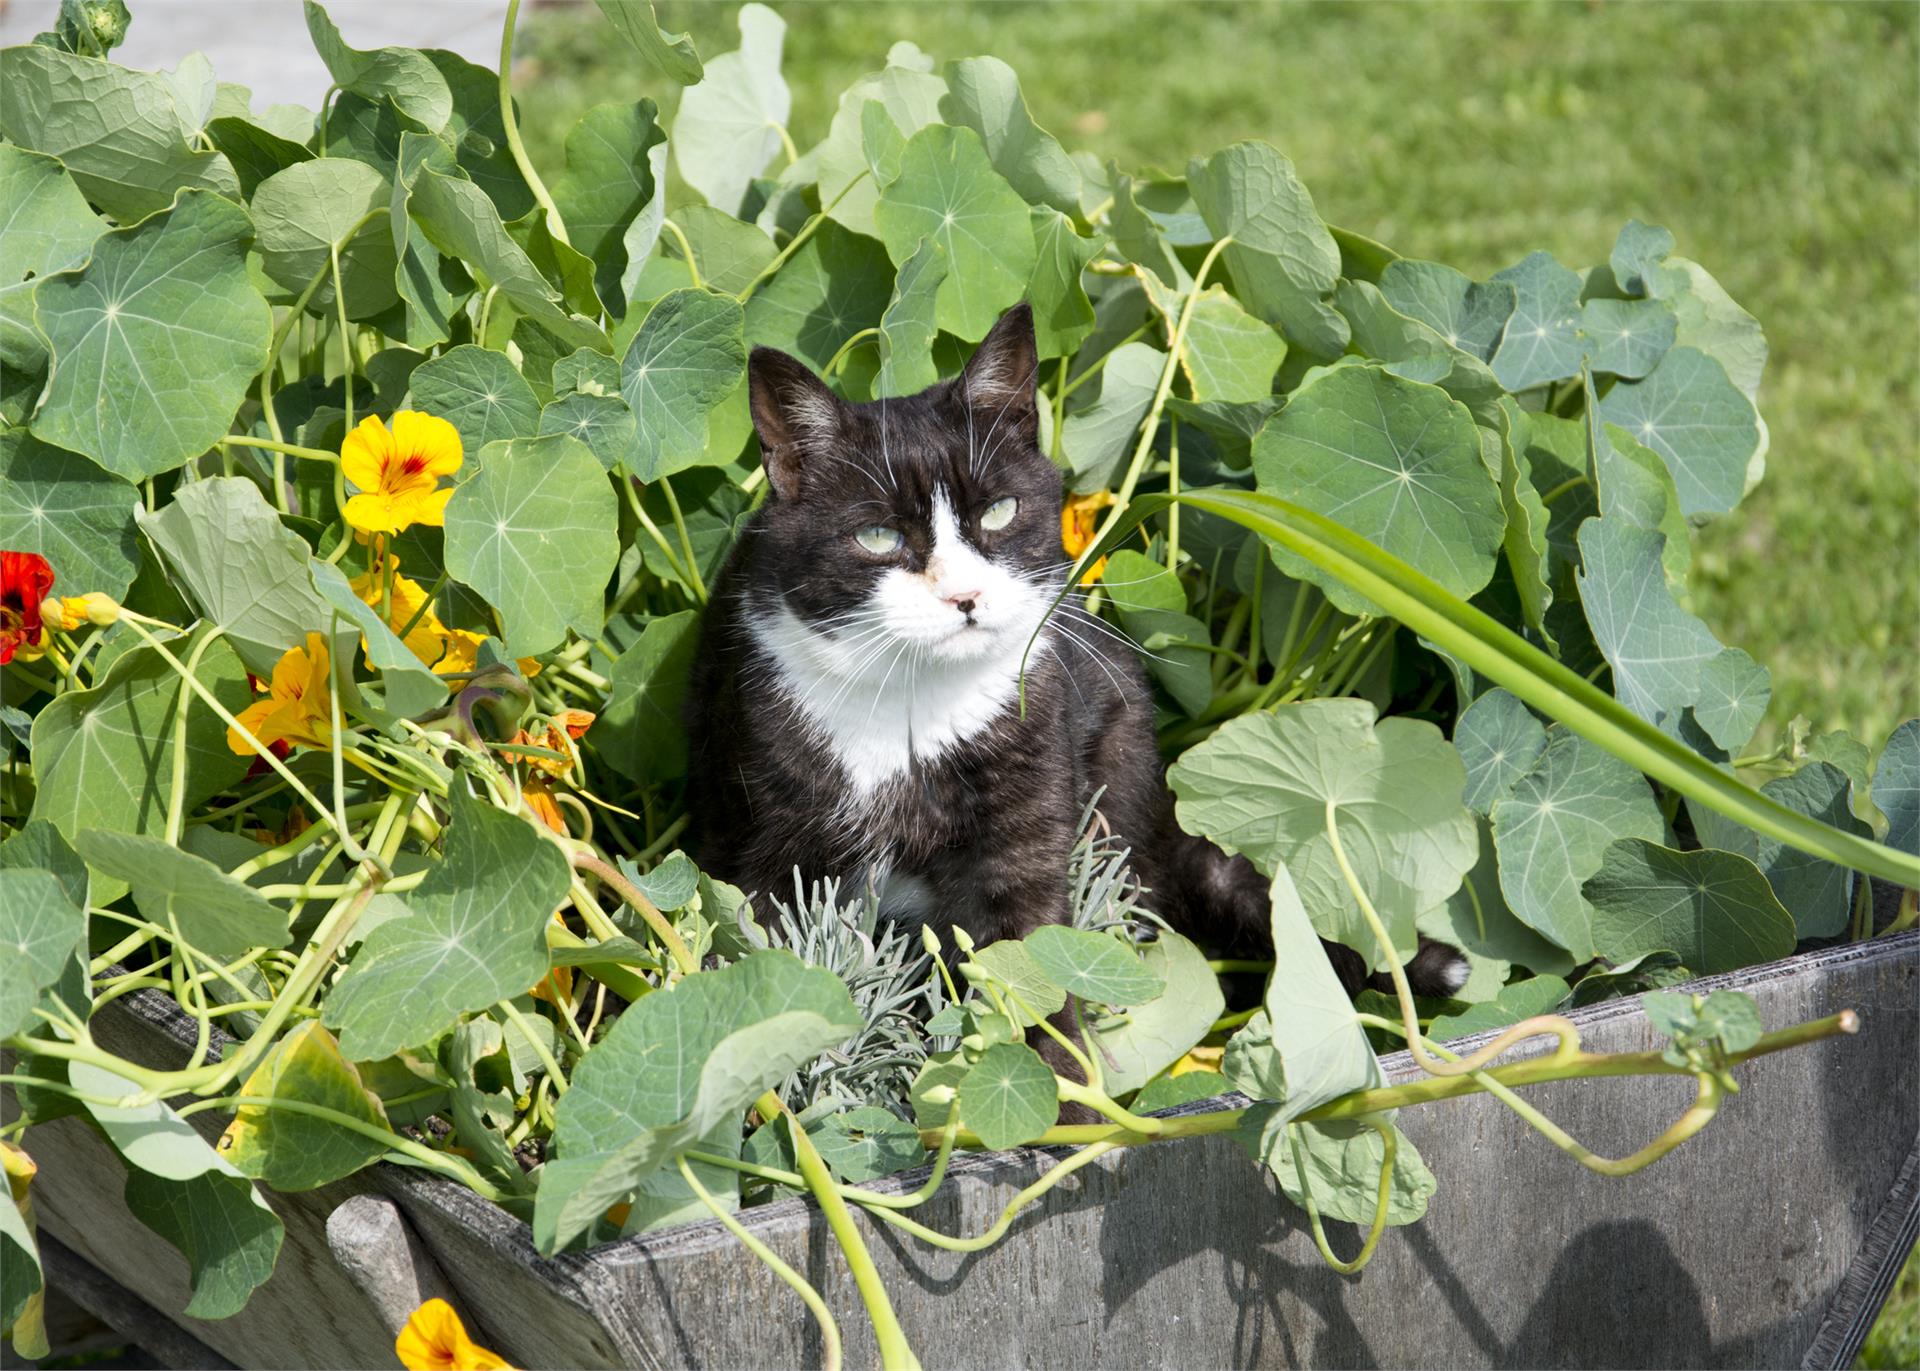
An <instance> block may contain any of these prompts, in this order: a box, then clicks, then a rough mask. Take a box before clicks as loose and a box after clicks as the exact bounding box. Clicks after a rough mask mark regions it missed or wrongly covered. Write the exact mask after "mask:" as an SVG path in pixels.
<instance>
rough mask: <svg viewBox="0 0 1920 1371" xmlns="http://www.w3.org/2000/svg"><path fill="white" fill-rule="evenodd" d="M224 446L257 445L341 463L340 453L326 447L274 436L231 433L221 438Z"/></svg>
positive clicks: (275, 450) (309, 457)
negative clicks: (264, 436) (253, 436)
mask: <svg viewBox="0 0 1920 1371" xmlns="http://www.w3.org/2000/svg"><path fill="white" fill-rule="evenodd" d="M220 445H221V446H222V447H257V448H262V449H264V450H266V451H268V452H283V453H286V454H287V455H288V456H290V457H305V458H308V459H310V460H312V461H315V462H332V463H334V464H335V465H338V464H339V461H340V454H339V453H337V452H328V451H327V450H326V449H325V448H318V447H301V446H300V445H299V444H297V443H282V442H279V441H277V440H275V439H272V438H245V437H242V436H240V435H239V434H230V435H228V436H227V437H224V438H222V439H221V440H220Z"/></svg>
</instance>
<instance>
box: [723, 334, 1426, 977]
mask: <svg viewBox="0 0 1920 1371" xmlns="http://www.w3.org/2000/svg"><path fill="white" fill-rule="evenodd" d="M1035 370H1036V357H1035V350H1034V341H1033V324H1032V315H1031V313H1030V312H1029V310H1028V308H1027V306H1025V305H1022V306H1019V307H1018V308H1016V309H1014V310H1013V311H1011V312H1010V313H1009V314H1008V315H1007V316H1006V317H1005V318H1003V319H1002V320H1001V321H1000V322H999V324H997V325H996V326H995V328H994V329H993V331H992V332H991V333H990V334H989V335H988V336H987V338H986V339H985V341H983V342H982V343H981V345H980V347H979V349H978V350H977V352H976V353H975V356H974V358H973V360H972V361H971V362H970V363H969V364H968V367H967V370H966V372H965V373H964V374H963V375H962V377H960V378H958V379H956V380H954V381H950V382H946V383H943V384H940V385H936V386H934V387H932V388H930V389H929V390H926V391H924V392H922V393H921V394H919V395H915V396H912V397H908V398H905V399H898V400H890V401H887V402H886V403H885V404H884V405H883V404H881V403H877V402H876V403H872V404H848V403H844V402H842V401H840V400H839V399H837V398H836V397H835V396H833V394H832V392H830V391H828V390H827V389H826V388H825V387H824V386H823V385H822V384H821V383H820V382H819V381H818V380H816V379H815V378H814V377H813V375H812V373H811V372H809V371H808V370H807V369H806V367H805V366H804V365H803V364H802V363H800V362H798V361H796V360H795V359H793V358H791V357H788V356H787V355H785V354H784V353H780V352H775V351H772V350H770V349H766V348H760V349H756V350H755V352H754V354H753V358H752V364H751V372H750V375H751V393H752V407H753V417H754V423H755V427H756V429H757V431H758V433H759V435H760V440H761V447H762V453H763V459H764V463H765V466H766V470H767V473H768V480H769V487H770V491H769V497H768V499H767V502H766V504H765V506H764V507H763V508H762V509H761V510H760V511H759V512H758V513H757V514H756V515H755V516H754V517H753V519H752V521H751V522H750V523H749V524H748V525H747V527H746V529H745V530H744V531H743V533H742V535H741V537H740V540H739V543H738V545H737V546H736V547H735V549H734V551H733V554H732V556H731V558H730V559H729V560H728V562H727V564H726V567H725V569H724V570H723V571H722V573H721V575H720V577H719V578H718V581H717V583H716V585H715V588H714V593H713V596H712V602H711V605H710V607H709V609H708V612H707V618H706V623H705V626H704V630H703V635H702V641H701V646H700V652H699V657H698V660H697V663H696V666H695V668H694V673H693V684H692V690H691V718H690V721H689V722H690V729H691V750H692V756H691V761H690V766H689V772H690V777H691V779H690V782H689V786H690V790H689V804H690V808H691V810H692V814H693V819H694V824H695V828H694V834H695V855H696V856H697V858H698V860H699V862H700V864H701V865H702V866H703V867H704V868H706V869H707V870H709V871H711V872H713V873H714V874H715V875H717V876H719V877H721V878H723V879H726V880H729V881H732V882H734V883H735V884H737V885H740V886H741V887H743V888H745V889H746V890H748V891H750V892H758V893H766V892H780V893H784V892H785V891H787V890H790V889H792V881H793V873H794V870H795V868H796V867H798V869H799V870H800V872H801V873H802V875H803V876H804V877H806V878H808V879H812V878H816V877H823V876H845V877H853V878H855V879H858V878H859V877H860V875H861V873H862V872H863V871H865V870H866V869H868V866H869V864H870V863H876V862H881V863H885V864H888V865H889V866H890V867H891V868H892V869H893V870H894V871H895V872H896V873H905V874H907V875H910V876H912V877H915V878H917V879H918V880H920V881H923V882H925V883H926V884H927V885H929V886H931V889H932V894H933V900H932V908H931V909H930V910H929V911H928V913H927V915H926V921H927V922H928V924H929V925H930V926H932V927H933V928H934V929H935V930H936V931H937V932H939V933H940V934H942V935H943V936H944V935H945V934H946V931H947V928H948V927H949V925H951V924H956V923H957V924H959V925H960V926H962V927H963V928H965V929H966V930H967V931H968V932H969V933H970V934H971V935H972V936H973V937H974V939H975V940H976V941H978V942H980V943H987V942H991V941H993V940H995V939H999V938H1019V937H1023V936H1024V935H1026V934H1027V933H1029V932H1031V931H1032V930H1033V929H1035V928H1037V927H1039V926H1041V925H1043V924H1048V923H1060V922H1064V921H1065V920H1066V918H1067V913H1068V894H1067V880H1066V872H1067V865H1068V855H1069V853H1070V852H1071V850H1072V846H1073V843H1074V840H1075V837H1076V831H1075V830H1076V822H1077V820H1078V817H1079V815H1080V814H1081V812H1082V810H1083V808H1084V806H1085V805H1086V803H1087V801H1088V800H1089V798H1090V797H1091V796H1092V795H1093V794H1094V793H1095V792H1102V799H1101V801H1100V810H1101V812H1102V814H1103V815H1104V817H1105V818H1106V820H1107V822H1108V823H1109V824H1110V825H1111V827H1112V829H1113V831H1114V832H1115V833H1116V834H1117V835H1118V836H1119V837H1120V838H1121V839H1122V840H1123V841H1124V842H1125V843H1126V844H1128V845H1129V846H1130V847H1131V848H1132V850H1133V859H1132V861H1133V869H1134V872H1135V874H1136V875H1137V876H1138V877H1139V879H1140V881H1141V882H1142V884H1144V885H1145V886H1146V887H1148V889H1149V890H1150V891H1151V894H1150V896H1149V897H1148V899H1147V904H1148V905H1149V906H1150V907H1151V908H1153V909H1154V910H1155V912H1156V913H1158V914H1160V915H1161V917H1163V918H1165V919H1166V920H1167V921H1168V922H1169V923H1170V924H1172V925H1173V926H1174V927H1175V928H1178V929H1180V930H1182V931H1183V932H1186V933H1188V934H1189V935H1190V936H1192V937H1194V938H1195V939H1196V940H1198V941H1200V942H1202V943H1204V944H1207V945H1209V946H1211V947H1214V948H1216V949H1219V950H1222V951H1233V952H1238V953H1240V954H1242V955H1260V954H1261V953H1262V952H1263V950H1264V949H1265V948H1267V947H1268V946H1269V943H1268V938H1267V926H1268V900H1267V887H1266V882H1265V880H1264V879H1262V877H1261V876H1260V874H1259V873H1258V872H1257V871H1255V870H1254V868H1253V867H1252V865H1251V864H1249V863H1248V862H1247V861H1246V860H1245V859H1244V858H1239V857H1231V858H1230V857H1228V856H1226V855H1225V854H1224V853H1222V852H1221V851H1220V850H1219V849H1218V848H1216V847H1214V846H1213V845H1212V844H1210V843H1208V842H1206V841H1204V840H1203V839H1199V838H1195V837H1192V836H1191V835H1189V834H1187V833H1185V832H1183V831H1182V830H1181V829H1180V827H1179V826H1178V824H1176V823H1175V821H1174V816H1173V801H1172V796H1171V794H1170V793H1169V792H1168V790H1167V786H1166V782H1165V771H1164V763H1163V761H1162V759H1161V757H1160V754H1159V749H1158V747H1157V745H1156V741H1155V737H1154V730H1153V701H1152V695H1151V690H1150V687H1149V686H1148V684H1147V680H1146V677H1145V675H1144V673H1143V671H1142V669H1141V666H1140V663H1139V661H1138V659H1137V656H1136V654H1135V652H1134V651H1133V650H1132V649H1131V647H1130V646H1128V645H1125V644H1123V643H1122V642H1121V641H1120V640H1119V639H1118V638H1117V636H1116V635H1114V634H1113V633H1112V632H1111V631H1110V630H1108V629H1107V628H1106V627H1105V626H1104V625H1101V624H1099V623H1097V622H1096V621H1094V620H1092V619H1091V618H1090V617H1089V616H1088V615H1086V614H1085V613H1084V612H1083V611H1082V610H1080V609H1078V608H1077V607H1074V606H1073V605H1071V604H1069V605H1068V606H1065V607H1063V608H1062V609H1061V610H1060V611H1059V613H1058V614H1057V615H1056V616H1055V619H1054V620H1053V623H1052V626H1051V628H1050V636H1051V642H1052V650H1051V651H1047V652H1036V653H1035V654H1034V655H1033V657H1032V658H1031V660H1030V661H1029V664H1028V675H1027V681H1026V711H1025V714H1024V717H1023V716H1022V715H1021V714H1020V712H1019V710H1018V708H1017V707H1016V706H1013V705H1009V706H1008V707H1007V708H1005V709H1003V710H1002V711H1001V713H1000V714H999V715H998V716H997V717H996V718H995V720H994V721H993V723H992V724H991V725H990V726H988V727H987V728H986V729H985V730H984V731H982V732H981V733H979V734H977V735H976V736H974V737H973V738H971V739H970V740H968V741H966V742H964V743H961V744H959V745H957V746H955V747H953V748H952V749H950V750H948V751H946V752H944V753H943V754H941V755H939V756H937V757H934V758H931V759H927V760H918V759H917V760H915V762H914V763H913V764H912V766H911V768H910V770H909V771H908V773H907V774H906V775H905V776H904V777H903V778H902V779H901V780H899V781H897V782H895V783H892V784H890V785H888V786H887V787H886V788H885V789H884V790H883V791H882V792H880V793H879V794H880V796H881V797H882V798H881V802H878V803H874V804H872V805H870V806H868V807H867V808H866V810H865V811H864V812H863V813H862V814H861V816H860V818H859V821H858V822H849V821H848V811H847V808H846V804H845V802H846V800H847V797H848V794H849V786H848V781H847V778H846V776H845V774H844V773H843V772H842V770H841V768H840V766H839V764H838V762H837V761H836V758H835V755H834V754H833V752H832V751H831V750H830V749H829V748H828V747H827V746H826V744H825V743H824V742H823V741H822V740H821V739H820V738H819V737H818V735H817V734H816V732H815V731H814V729H813V728H812V727H811V726H810V725H809V723H808V721H807V720H806V718H805V717H804V716H803V715H802V714H801V713H800V712H799V710H798V708H797V707H796V705H795V703H794V701H793V700H792V699H791V698H790V696H789V695H788V694H787V693H786V692H785V691H783V690H782V689H780V688H779V687H778V685H777V684H776V674H775V671H774V668H773V665H772V663H771V661H770V660H768V654H767V652H766V650H765V649H764V648H763V647H762V646H761V645H760V643H759V642H757V641H756V640H755V638H754V637H753V635H752V634H751V633H750V632H749V631H748V619H749V616H750V615H752V614H753V613H755V612H764V611H765V610H766V609H767V608H768V607H772V606H779V605H785V606H786V607H788V608H790V609H791V610H792V611H793V612H794V614H796V615H797V616H798V617H799V618H800V619H801V620H802V621H804V622H806V623H807V624H809V625H826V626H828V627H831V625H832V624H834V623H835V622H836V621H842V620H843V616H846V615H848V614H851V613H855V612H858V611H859V610H860V608H861V606H863V605H865V604H866V603H867V602H868V597H869V596H870V594H871V593H872V590H873V588H874V585H875V583H876V582H877V580H878V579H879V577H880V576H881V575H882V574H883V573H884V572H885V571H886V569H887V567H888V566H889V565H904V566H905V567H906V569H907V570H909V571H919V570H921V569H922V568H923V567H924V565H925V561H926V557H927V554H928V551H929V547H928V544H929V540H930V534H929V531H928V530H929V520H930V512H929V511H930V501H931V499H932V494H931V492H932V489H933V486H934V484H935V483H936V482H939V483H944V485H945V486H946V488H947V489H948V491H949V492H951V498H952V501H953V504H954V507H955V509H956V511H957V512H959V513H960V515H961V522H962V529H963V533H964V535H965V537H966V539H967V541H968V542H969V543H971V544H972V546H973V547H974V548H975V549H977V550H978V551H979V552H981V553H982V554H983V555H985V556H986V557H987V558H988V559H989V560H992V561H995V562H997V563H999V564H1001V565H1003V566H1007V567H1010V568H1012V569H1014V570H1016V571H1018V572H1019V573H1021V574H1022V575H1024V576H1025V577H1027V578H1029V579H1030V580H1033V581H1037V582H1041V583H1044V585H1045V587H1046V595H1047V598H1048V599H1049V600H1051V598H1052V596H1053V594H1054V593H1055V592H1057V591H1058V589H1059V587H1060V585H1061V584H1062V583H1063V580H1064V574H1065V563H1064V561H1063V559H1062V551H1061V546H1060V499H1061V496H1060V477H1059V473H1058V472H1057V470H1056V469H1055V468H1054V466H1053V465H1052V463H1051V462H1049V461H1048V460H1047V458H1046V457H1045V455H1044V454H1043V453H1042V452H1041V451H1040V449H1039V447H1038V446H1037V441H1036V440H1037V414H1036V411H1035V407H1034V406H1035V399H1034V376H1035ZM1007 495H1013V496H1015V497H1016V498H1017V499H1018V500H1019V502H1020V503H1019V508H1018V513H1017V515H1016V517H1015V519H1014V522H1013V523H1012V524H1011V525H1010V526H1009V527H1007V528H1006V529H1004V530H1002V531H1000V532H998V533H993V532H988V531H986V530H984V529H982V528H981V527H980V526H979V523H978V516H979V513H980V512H981V511H982V510H983V509H985V508H986V507H987V506H988V505H990V504H991V503H992V502H993V501H995V500H997V499H999V498H1001V497H1003V496H1007ZM874 524H886V525H890V526H893V527H897V528H899V529H901V530H903V531H904V533H905V534H906V544H905V546H904V548H903V549H902V550H901V552H900V553H899V554H897V557H896V558H895V559H893V560H891V561H882V560H878V559H876V558H875V557H874V556H872V555H871V554H869V553H867V552H865V551H863V550H862V549H861V548H860V547H859V546H858V545H857V544H856V542H855V541H854V538H853V537H852V535H853V534H854V533H855V532H856V531H857V530H859V529H861V528H864V527H867V526H870V525H874ZM1445 952H1447V953H1451V958H1447V957H1444V956H1438V955H1437V954H1436V955H1427V954H1423V962H1433V961H1436V960H1438V961H1439V962H1441V963H1442V964H1441V965H1438V966H1426V965H1424V964H1423V965H1422V970H1423V971H1425V972H1427V973H1428V974H1427V975H1424V976H1422V977H1421V979H1422V980H1423V981H1430V980H1431V979H1432V977H1433V973H1435V972H1438V973H1440V974H1441V975H1442V976H1444V973H1445V972H1446V971H1447V970H1449V969H1450V966H1451V964H1453V963H1454V962H1456V961H1457V958H1458V956H1459V954H1458V953H1454V952H1452V950H1451V949H1445ZM1329 953H1330V955H1331V956H1332V957H1333V958H1334V964H1335V967H1336V969H1337V970H1339V972H1340V974H1341V977H1342V979H1343V981H1345V982H1346V983H1347V985H1348V988H1349V990H1350V991H1351V990H1357V989H1358V987H1359V986H1360V984H1362V983H1363V982H1364V981H1365V979H1366V971H1365V967H1364V966H1363V965H1362V963H1361V959H1360V957H1359V956H1358V955H1357V954H1355V953H1353V952H1351V951H1349V950H1348V949H1345V948H1339V947H1332V946H1330V947H1329Z"/></svg>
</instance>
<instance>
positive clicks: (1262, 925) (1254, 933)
mask: <svg viewBox="0 0 1920 1371" xmlns="http://www.w3.org/2000/svg"><path fill="white" fill-rule="evenodd" d="M1170 839H1171V840H1170V842H1169V844H1168V849H1169V852H1168V855H1169V857H1170V861H1169V863H1168V866H1169V870H1168V871H1167V873H1166V875H1168V876H1169V877H1171V878H1172V881H1173V887H1174V891H1175V892H1176V896H1177V900H1178V906H1179V911H1178V912H1179V916H1181V917H1178V918H1170V921H1172V922H1176V923H1177V924H1179V925H1184V927H1182V929H1181V931H1182V932H1186V933H1189V934H1191V935H1192V936H1194V937H1195V938H1197V939H1198V940H1199V941H1201V942H1204V943H1207V944H1210V945H1212V946H1214V947H1218V948H1221V949H1222V950H1224V951H1229V952H1233V953H1240V954H1244V955H1247V956H1272V955H1273V935H1272V926H1273V925H1272V922H1271V916H1270V913H1269V907H1268V895H1267V880H1266V878H1265V877H1264V876H1262V875H1261V874H1260V873H1259V872H1258V871H1257V870H1255V869H1254V866H1253V863H1252V862H1249V861H1248V860H1247V859H1246V858H1245V857H1237V856H1236V857H1229V856H1228V855H1227V854H1226V853H1224V852H1222V851H1221V850H1220V849H1219V848H1217V847H1215V846H1214V845H1213V844H1212V843H1210V842H1208V841H1207V840H1206V839H1205V838H1198V837H1195V836H1194V835H1193V834H1191V833H1187V832H1184V831H1181V830H1178V829H1176V830H1175V831H1174V833H1173V834H1171V835H1170ZM1320 945H1321V947H1323V948H1325V949H1326V953H1327V960H1328V961H1330V962H1332V963H1333V969H1334V973H1335V974H1336V975H1338V976H1339V977H1340V984H1341V985H1343V986H1345V987H1346V991H1347V994H1348V995H1349V996H1353V995H1357V994H1359V993H1360V991H1361V990H1362V989H1365V988H1368V987H1371V988H1372V989H1375V990H1379V991H1382V992H1384V993H1386V994H1389V995H1391V994H1392V993H1393V979H1392V977H1390V976H1389V975H1387V974H1386V973H1385V972H1375V973H1371V974H1370V973H1369V971H1368V968H1367V963H1366V960H1365V959H1364V958H1363V957H1361V955H1360V954H1359V953H1358V952H1355V951H1354V950H1353V949H1352V948H1350V947H1347V946H1345V945H1343V944H1341V943H1332V942H1328V941H1326V940H1325V939H1324V938H1323V939H1321V942H1320ZM1470 970H1471V967H1470V966H1469V964H1468V962H1467V957H1466V954H1465V953H1463V952H1462V951H1461V950H1460V949H1459V948H1457V947H1453V946H1450V945H1449V944H1447V943H1443V942H1437V941H1435V940H1434V939H1432V938H1428V937H1426V936H1424V935H1422V937H1421V939H1420V947H1419V949H1418V950H1417V951H1416V952H1415V953H1414V954H1413V956H1412V957H1411V958H1410V959H1408V961H1407V964H1406V973H1407V982H1408V984H1409V985H1411V986H1412V987H1413V993H1414V994H1416V995H1424V996H1433V997H1435V998H1437V999H1447V998H1450V997H1451V996H1452V995H1453V994H1454V993H1455V992H1456V991H1458V990H1459V989H1460V987H1461V986H1463V985H1465V984H1466V983H1467V975H1468V972H1469V971H1470Z"/></svg>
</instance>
